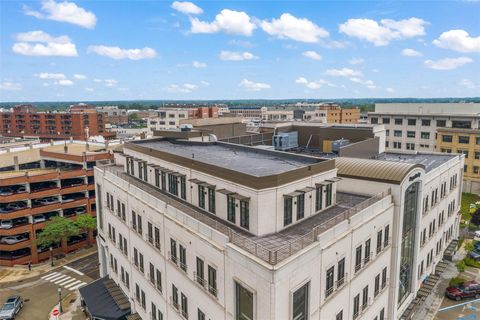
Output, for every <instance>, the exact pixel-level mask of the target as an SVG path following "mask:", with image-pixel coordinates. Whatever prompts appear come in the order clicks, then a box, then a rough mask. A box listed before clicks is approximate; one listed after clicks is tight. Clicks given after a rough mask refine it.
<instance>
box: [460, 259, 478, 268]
mask: <svg viewBox="0 0 480 320" xmlns="http://www.w3.org/2000/svg"><path fill="white" fill-rule="evenodd" d="M463 261H464V262H465V265H466V266H468V267H474V268H480V262H478V261H475V260H474V259H472V258H465V259H463Z"/></svg>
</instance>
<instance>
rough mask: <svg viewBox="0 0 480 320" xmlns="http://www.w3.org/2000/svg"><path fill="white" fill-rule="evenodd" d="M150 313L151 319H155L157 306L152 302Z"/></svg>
mask: <svg viewBox="0 0 480 320" xmlns="http://www.w3.org/2000/svg"><path fill="white" fill-rule="evenodd" d="M150 314H151V315H152V320H157V306H156V305H155V304H154V303H153V302H152V306H151V310H150Z"/></svg>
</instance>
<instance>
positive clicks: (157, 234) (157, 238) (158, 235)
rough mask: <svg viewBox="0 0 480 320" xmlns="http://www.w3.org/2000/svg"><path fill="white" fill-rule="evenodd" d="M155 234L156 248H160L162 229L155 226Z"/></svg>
mask: <svg viewBox="0 0 480 320" xmlns="http://www.w3.org/2000/svg"><path fill="white" fill-rule="evenodd" d="M154 235H155V248H157V249H160V229H158V228H157V227H155V229H154Z"/></svg>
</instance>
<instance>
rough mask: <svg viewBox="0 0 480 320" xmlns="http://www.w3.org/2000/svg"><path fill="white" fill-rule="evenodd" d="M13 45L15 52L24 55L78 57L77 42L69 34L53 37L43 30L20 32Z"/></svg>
mask: <svg viewBox="0 0 480 320" xmlns="http://www.w3.org/2000/svg"><path fill="white" fill-rule="evenodd" d="M15 39H16V40H17V41H19V42H15V43H14V44H13V46H12V50H13V52H15V53H16V54H21V55H24V56H64V57H76V56H77V55H78V53H77V48H76V47H75V44H74V43H72V42H71V40H70V38H69V37H67V36H60V37H53V36H51V35H50V34H48V33H46V32H44V31H41V30H36V31H30V32H24V33H19V34H17V35H16V37H15Z"/></svg>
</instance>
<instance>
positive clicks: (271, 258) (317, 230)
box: [103, 165, 390, 265]
mask: <svg viewBox="0 0 480 320" xmlns="http://www.w3.org/2000/svg"><path fill="white" fill-rule="evenodd" d="M103 169H104V170H105V171H107V172H110V173H112V174H114V175H116V176H118V177H119V178H121V179H123V180H125V181H127V182H128V183H130V184H132V185H134V186H136V187H138V188H140V189H142V190H144V191H147V192H148V193H150V194H152V195H154V196H155V193H158V194H160V195H161V196H162V198H163V199H162V200H164V201H165V202H166V203H167V205H172V206H174V207H176V208H177V209H178V210H180V211H182V212H183V213H185V214H187V215H189V216H191V217H193V218H194V219H196V220H198V221H200V222H202V223H204V224H206V225H208V226H210V227H211V228H213V229H215V230H217V231H219V232H221V233H223V234H225V235H227V236H228V238H229V241H230V242H231V243H233V244H234V245H236V246H238V247H240V248H241V249H243V250H245V251H247V252H249V253H250V254H253V255H254V256H256V257H257V258H260V259H261V260H263V261H265V262H267V263H269V264H271V265H276V264H277V263H279V262H281V261H283V260H285V259H287V258H288V257H290V256H292V255H294V254H295V253H297V252H299V251H300V250H302V249H304V248H305V247H307V246H309V245H311V244H312V243H314V242H315V241H317V237H318V235H320V234H321V233H322V232H325V231H327V230H328V229H330V228H332V227H334V226H335V225H337V224H339V223H341V222H342V221H345V220H347V219H350V218H351V217H352V216H354V215H355V214H357V213H358V212H360V211H362V210H364V209H365V208H367V207H369V206H371V205H373V204H374V203H376V202H378V201H380V200H382V199H383V198H385V197H386V196H389V195H390V189H389V190H387V191H384V192H381V193H379V194H377V195H374V196H372V197H370V198H368V199H366V200H364V201H363V202H360V203H359V204H357V205H355V206H353V207H351V208H349V209H345V211H343V212H340V213H338V214H337V215H335V217H333V218H331V219H329V220H327V221H324V222H322V223H321V224H319V225H316V226H313V227H312V229H311V230H310V231H309V232H307V233H306V234H303V235H301V236H299V237H298V238H296V239H294V240H291V241H289V242H288V243H286V244H285V245H283V246H280V247H276V248H267V247H266V246H264V245H262V244H260V243H259V241H258V239H257V238H254V237H253V236H250V237H249V235H248V234H247V233H243V234H242V233H240V232H238V231H236V230H234V229H233V228H231V227H230V226H228V224H227V222H221V221H219V220H217V219H214V218H212V217H210V216H209V214H208V213H206V212H203V211H201V210H200V209H198V208H196V207H194V206H193V205H190V204H186V203H183V202H181V201H180V200H177V199H176V198H174V197H173V196H170V195H168V194H167V193H165V192H162V191H161V190H160V189H159V188H156V187H155V186H153V185H151V184H149V183H147V182H145V181H143V180H140V179H138V178H136V177H133V176H131V175H128V174H127V173H125V172H124V171H123V168H119V167H115V166H111V165H110V166H109V165H107V166H104V167H103ZM149 189H150V190H149Z"/></svg>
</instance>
